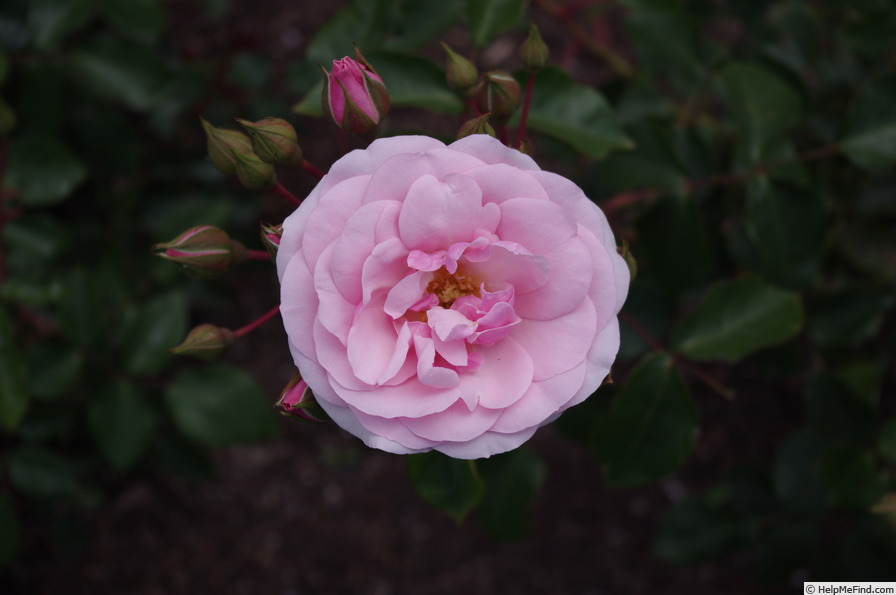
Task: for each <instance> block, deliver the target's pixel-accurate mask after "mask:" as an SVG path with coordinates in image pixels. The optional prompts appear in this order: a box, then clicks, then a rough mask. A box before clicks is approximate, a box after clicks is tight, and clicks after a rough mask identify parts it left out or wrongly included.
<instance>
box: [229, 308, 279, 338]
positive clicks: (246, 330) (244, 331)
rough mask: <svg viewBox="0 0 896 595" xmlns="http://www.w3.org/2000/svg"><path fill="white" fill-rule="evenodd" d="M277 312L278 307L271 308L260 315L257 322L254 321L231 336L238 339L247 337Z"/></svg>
mask: <svg viewBox="0 0 896 595" xmlns="http://www.w3.org/2000/svg"><path fill="white" fill-rule="evenodd" d="M278 312H280V306H279V305H277V306H274V307H273V308H271V309H270V310H268V311H267V312H265V313H264V314H262V315H261V316H260V317H259V318H258V319H257V320H254V321H252V322H250V323H249V324H247V325H246V326H244V327H242V328H238V329H237V330H235V331H233V336H234V337H236V338H239V337H244V336H246V335H248V334H249V333H251V332H252V331H254V330H255V329H257V328H258V327H260V326H261V325H263V324H264V323H265V322H267V321H268V320H270V319H271V318H273V317H274V316H276V315H277V313H278Z"/></svg>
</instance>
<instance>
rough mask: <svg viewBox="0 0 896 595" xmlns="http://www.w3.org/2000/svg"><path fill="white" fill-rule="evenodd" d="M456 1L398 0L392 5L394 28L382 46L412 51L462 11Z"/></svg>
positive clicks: (451, 22) (431, 37)
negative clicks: (393, 6)
mask: <svg viewBox="0 0 896 595" xmlns="http://www.w3.org/2000/svg"><path fill="white" fill-rule="evenodd" d="M462 8H463V7H462V6H461V3H460V2H445V1H444V0H399V1H398V2H397V3H396V6H395V9H394V13H393V15H394V19H395V32H394V34H393V35H390V36H389V37H388V39H386V47H387V48H388V49H390V50H396V51H401V52H415V51H417V50H419V49H420V47H421V46H423V45H426V44H427V43H429V42H430V41H432V40H433V39H438V36H439V34H440V33H441V32H442V31H444V30H445V29H447V28H448V27H450V26H451V25H454V24H455V23H457V21H459V20H460V18H461V15H462V14H463V10H462Z"/></svg>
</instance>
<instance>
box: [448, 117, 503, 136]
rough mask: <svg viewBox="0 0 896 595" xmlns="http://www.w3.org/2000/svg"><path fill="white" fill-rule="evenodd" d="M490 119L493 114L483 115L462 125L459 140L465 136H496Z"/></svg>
mask: <svg viewBox="0 0 896 595" xmlns="http://www.w3.org/2000/svg"><path fill="white" fill-rule="evenodd" d="M490 117H491V114H482V115H481V116H479V117H478V118H473V119H472V120H467V121H466V122H464V123H463V124H461V125H460V128H459V129H458V131H457V138H459V139H461V138H464V137H465V136H470V135H471V134H487V135H489V136H495V129H494V128H492V127H491V124H489V123H488V119H489V118H490Z"/></svg>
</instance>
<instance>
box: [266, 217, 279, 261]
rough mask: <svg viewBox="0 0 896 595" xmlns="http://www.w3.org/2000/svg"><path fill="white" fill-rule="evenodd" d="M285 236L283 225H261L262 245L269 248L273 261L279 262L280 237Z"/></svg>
mask: <svg viewBox="0 0 896 595" xmlns="http://www.w3.org/2000/svg"><path fill="white" fill-rule="evenodd" d="M282 235H283V225H282V224H278V225H271V224H269V223H262V224H261V243H262V244H264V247H265V248H267V250H268V254H270V255H271V259H272V260H275V261H276V260H277V250H278V249H279V248H280V236H282Z"/></svg>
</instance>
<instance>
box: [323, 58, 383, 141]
mask: <svg viewBox="0 0 896 595" xmlns="http://www.w3.org/2000/svg"><path fill="white" fill-rule="evenodd" d="M355 53H356V55H357V58H358V59H357V60H353V59H352V58H349V57H348V56H346V57H345V58H343V59H342V60H333V70H332V72H329V73H328V72H327V71H326V70H324V69H323V67H321V71H323V73H324V75H325V76H326V80H325V82H324V89H323V93H322V95H321V103H322V105H323V109H324V113H326V114H327V115H328V116H329V117H330V119H331V120H333V121H334V122H336V125H337V126H339V127H340V128H342V129H343V130H346V131H348V132H351V133H354V134H366V133H368V132H370V131H371V130H373V129H374V128H376V126H377V124H379V123H380V121H381V120H382V119H383V118H385V117H386V114H388V113H389V93H388V92H387V91H386V86H385V85H384V84H383V79H381V78H380V76H379V75H378V74H377V73H376V71H374V69H373V67H372V66H371V65H370V63H369V62H367V60H365V59H364V57H363V56H362V55H361V52H360V51H359V50H358V48H357V47H355Z"/></svg>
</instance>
